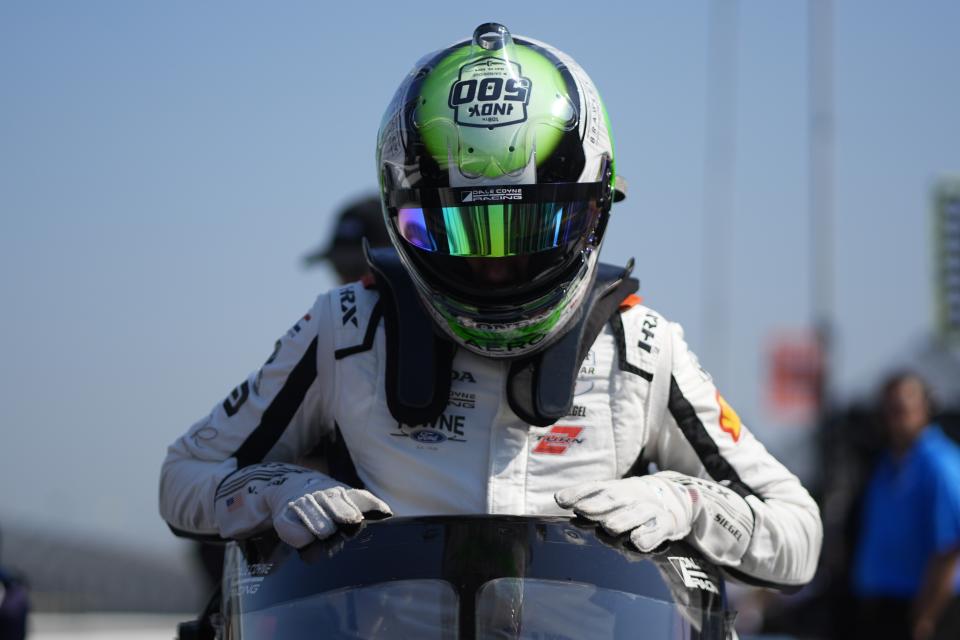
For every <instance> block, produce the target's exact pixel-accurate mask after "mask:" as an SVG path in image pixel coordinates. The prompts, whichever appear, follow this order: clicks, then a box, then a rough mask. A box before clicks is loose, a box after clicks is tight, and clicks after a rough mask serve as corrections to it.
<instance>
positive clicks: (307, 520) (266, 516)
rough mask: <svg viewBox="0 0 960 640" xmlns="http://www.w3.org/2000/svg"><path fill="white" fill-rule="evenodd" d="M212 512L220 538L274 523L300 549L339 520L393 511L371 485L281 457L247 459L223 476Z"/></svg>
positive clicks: (359, 519)
mask: <svg viewBox="0 0 960 640" xmlns="http://www.w3.org/2000/svg"><path fill="white" fill-rule="evenodd" d="M214 513H215V518H216V522H217V527H218V528H219V530H220V535H221V536H223V537H224V538H243V537H245V536H248V535H251V534H253V533H256V532H258V531H262V530H263V529H264V528H265V527H267V526H269V525H271V524H272V525H273V528H274V529H276V531H277V535H279V536H280V539H281V540H283V541H284V542H286V543H287V544H289V545H290V546H292V547H296V548H298V549H299V548H301V547H305V546H307V545H308V544H310V543H311V542H313V541H314V540H317V539H323V538H328V537H330V536H331V535H333V534H334V532H336V530H337V529H338V528H339V527H340V525H356V524H360V522H362V521H363V518H364V513H379V514H382V515H385V516H390V515H393V511H391V509H390V507H389V506H388V505H387V503H385V502H384V501H383V500H381V499H380V498H378V497H376V496H375V495H373V494H372V493H370V492H369V491H366V490H363V489H354V488H351V487H348V486H347V485H344V484H342V483H340V482H337V481H336V480H334V479H332V478H330V477H329V476H326V475H324V474H322V473H319V472H317V471H313V470H311V469H307V468H304V467H299V466H296V465H290V464H283V463H263V464H259V465H251V466H248V467H245V468H243V469H241V470H238V471H236V472H234V473H233V474H231V475H229V476H227V477H226V478H225V479H224V480H223V481H222V482H221V483H220V487H219V488H218V490H217V496H216V499H215V501H214Z"/></svg>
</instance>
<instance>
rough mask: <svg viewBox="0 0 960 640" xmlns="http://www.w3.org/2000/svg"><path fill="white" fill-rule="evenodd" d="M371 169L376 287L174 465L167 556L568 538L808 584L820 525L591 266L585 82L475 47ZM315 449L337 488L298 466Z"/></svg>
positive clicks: (294, 348) (677, 330) (209, 424)
mask: <svg viewBox="0 0 960 640" xmlns="http://www.w3.org/2000/svg"><path fill="white" fill-rule="evenodd" d="M521 69H522V71H521ZM377 165H378V172H379V176H378V177H379V179H380V186H381V200H382V204H383V207H382V211H383V214H384V216H385V223H386V225H387V230H388V232H389V234H390V241H391V245H392V247H391V248H388V249H384V250H380V251H374V252H372V253H371V255H370V261H369V263H370V265H371V268H373V270H374V271H375V273H376V279H375V281H368V282H362V283H361V282H352V283H349V284H347V285H344V286H341V287H339V288H336V289H334V290H332V291H330V292H327V293H325V294H322V295H320V296H319V297H318V298H317V300H316V302H315V303H314V305H313V307H312V308H311V309H310V311H309V312H308V313H307V314H306V315H304V316H303V317H302V318H300V319H299V320H297V322H296V323H295V324H294V325H293V327H291V328H290V329H289V331H287V332H286V333H285V334H283V335H281V337H280V339H279V340H277V341H276V343H275V345H274V348H273V351H272V353H271V354H270V356H269V357H268V358H267V360H266V362H265V363H264V364H263V366H262V367H261V368H260V369H259V370H257V371H254V372H253V373H251V374H250V375H249V376H248V377H247V378H246V379H245V380H243V381H242V382H241V383H240V385H238V386H237V387H236V388H235V389H234V390H233V391H232V392H231V393H230V394H229V396H228V397H227V398H225V399H224V400H223V401H222V402H219V403H217V404H215V405H214V406H213V409H212V410H211V411H210V413H209V414H208V415H206V416H204V417H202V418H201V419H200V420H198V421H197V422H196V423H195V424H194V425H193V426H192V427H190V428H189V429H188V431H187V432H186V433H185V434H184V435H183V436H182V437H181V438H179V439H178V440H177V441H175V442H174V443H173V444H172V445H171V446H170V447H169V448H168V451H167V457H166V459H165V461H164V464H163V468H162V471H161V478H160V511H161V514H162V516H163V517H164V518H165V519H166V520H167V522H168V523H169V524H170V526H171V528H172V529H173V530H174V531H175V532H179V533H184V534H189V535H210V534H213V535H219V536H222V537H224V538H242V537H247V536H250V535H253V534H255V533H258V532H262V531H265V530H268V529H270V528H271V527H272V528H273V529H275V531H276V533H277V534H278V535H279V537H280V538H281V539H282V540H284V541H285V542H286V543H288V544H290V545H291V546H294V547H298V548H299V547H304V546H306V545H308V544H310V543H311V542H313V541H314V540H316V539H322V538H327V537H329V536H331V535H333V534H334V532H336V531H337V529H338V528H339V527H341V526H343V525H356V524H359V523H361V522H363V520H364V519H365V518H366V517H369V516H370V515H372V514H379V515H386V516H389V515H392V514H394V513H396V514H398V515H401V516H415V515H427V514H432V515H443V514H478V513H481V514H482V513H490V514H522V515H565V516H568V517H569V516H572V515H573V514H577V515H580V516H583V517H586V518H589V519H591V520H593V521H595V522H597V523H598V524H600V525H601V526H602V527H603V528H604V529H606V530H607V531H608V532H610V533H611V534H613V535H624V536H627V537H629V539H630V540H631V541H632V543H633V544H634V545H635V546H636V547H637V548H638V549H640V550H641V551H652V550H653V549H655V548H656V547H658V546H659V545H660V544H662V543H663V542H665V541H668V540H680V539H683V540H686V541H688V542H689V543H690V544H691V545H693V546H694V547H695V548H697V549H698V550H699V551H700V552H701V553H703V554H704V555H705V557H706V558H707V559H708V560H710V561H711V562H714V563H715V564H717V565H720V566H723V567H724V568H725V569H726V570H727V571H728V572H730V573H731V575H734V576H735V577H737V578H740V579H742V580H744V581H749V582H751V583H753V584H762V585H765V586H771V587H784V588H786V587H790V586H797V585H801V584H804V583H806V582H808V581H809V580H810V578H811V577H812V575H813V573H814V571H815V568H816V565H817V560H818V557H819V551H820V545H821V542H822V527H821V522H820V515H819V511H818V508H817V506H816V504H815V503H814V501H813V500H812V499H811V497H810V495H809V494H808V493H807V491H806V490H805V489H804V488H803V486H802V485H801V484H800V481H799V480H798V479H797V477H796V476H794V475H793V474H792V473H790V472H789V471H788V470H787V469H786V468H785V467H784V466H783V465H782V464H781V463H780V462H779V461H777V460H776V459H775V458H774V457H773V456H772V455H771V454H770V453H769V452H768V451H767V450H766V449H765V448H764V446H763V445H762V444H761V443H760V442H759V441H758V440H757V439H756V438H755V437H754V436H753V434H752V433H751V432H750V431H749V430H748V429H747V427H746V426H745V425H743V424H742V423H741V421H740V418H739V417H738V416H737V414H736V412H735V411H734V410H733V408H732V407H731V406H730V405H729V404H728V403H727V402H726V401H725V400H724V399H723V397H722V396H721V395H720V393H719V392H718V390H717V388H716V386H715V385H714V383H713V380H712V378H711V377H710V375H709V374H707V373H706V372H705V371H704V370H703V369H702V368H701V367H700V365H699V362H698V360H697V358H696V356H695V355H694V354H693V353H692V352H691V351H690V349H689V348H688V346H687V344H686V342H685V341H684V338H683V330H682V328H681V327H680V325H678V324H676V323H673V322H669V321H667V320H666V319H665V318H664V317H663V316H661V315H660V314H658V313H657V312H656V311H654V310H652V309H650V308H648V307H646V306H644V305H643V304H641V300H640V299H639V297H638V296H636V295H634V292H635V291H636V290H637V287H638V286H639V283H638V282H637V281H636V280H635V279H633V278H631V277H629V276H630V270H631V268H632V264H631V265H628V266H627V267H615V266H612V265H602V264H601V263H600V261H599V252H600V247H601V243H602V240H603V235H604V232H605V230H606V227H607V222H608V220H609V216H610V210H611V206H612V204H613V203H614V202H616V201H619V200H621V199H622V198H623V191H622V189H621V188H620V187H619V185H620V183H618V181H617V176H616V172H615V167H616V164H615V159H614V149H613V141H612V135H611V132H610V128H609V120H608V118H607V116H606V112H605V109H604V108H603V103H602V101H601V100H600V96H599V94H598V92H597V90H596V88H595V87H594V85H593V82H592V81H591V80H590V78H589V76H588V75H587V74H586V72H585V71H584V70H583V69H582V68H580V66H579V65H577V63H576V62H575V61H573V60H572V59H571V58H570V57H569V56H567V55H566V54H564V53H563V52H561V51H558V50H556V49H554V48H553V47H550V46H549V45H546V44H543V43H540V42H536V41H533V40H528V39H525V38H520V37H517V38H516V39H514V38H513V37H512V36H511V35H510V33H509V31H508V30H507V29H506V28H505V27H504V26H503V25H499V24H493V23H489V24H484V25H481V26H480V27H478V28H477V29H476V30H475V31H474V33H473V37H472V38H468V39H465V40H462V41H461V42H459V43H457V44H455V45H452V46H451V47H448V48H446V49H443V50H440V51H436V52H434V53H432V54H430V56H429V57H427V58H424V59H423V61H422V62H421V63H419V64H418V66H417V68H416V69H415V70H414V72H412V73H410V74H408V75H407V76H406V78H405V79H404V81H403V83H402V84H401V85H400V87H399V88H398V90H397V92H396V94H395V97H394V99H393V100H392V101H391V103H390V105H389V106H388V108H387V112H386V114H385V116H384V119H383V121H382V126H381V130H380V135H379V137H378V144H377ZM561 419H565V420H564V422H561V423H560V424H561V425H565V426H556V425H555V423H557V421H558V420H561ZM568 421H569V422H568ZM571 424H573V425H576V426H570V425H571ZM203 430H206V431H212V432H213V433H215V434H216V436H215V437H213V438H205V439H199V438H195V437H194V435H195V434H196V433H198V432H200V431H203ZM322 442H332V443H333V444H331V448H330V450H329V455H328V461H329V462H330V472H329V473H321V472H317V471H315V470H312V469H308V468H305V467H303V466H302V465H298V464H296V462H297V460H298V459H300V458H301V457H302V456H303V454H304V453H305V452H307V451H309V450H310V449H311V448H312V447H315V446H317V445H318V444H320V443H322ZM335 460H339V461H340V462H341V463H342V465H343V473H338V472H336V471H335V470H334V465H333V462H334V461H335ZM652 465H656V467H657V469H658V470H657V472H656V473H650V474H648V473H647V469H648V468H650V467H651V466H652Z"/></svg>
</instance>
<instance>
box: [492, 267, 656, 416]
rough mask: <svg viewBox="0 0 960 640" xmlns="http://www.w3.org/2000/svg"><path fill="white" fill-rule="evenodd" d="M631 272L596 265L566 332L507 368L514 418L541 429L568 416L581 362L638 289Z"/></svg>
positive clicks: (638, 284)
mask: <svg viewBox="0 0 960 640" xmlns="http://www.w3.org/2000/svg"><path fill="white" fill-rule="evenodd" d="M631 271H633V259H631V260H630V262H629V263H627V266H625V267H615V266H613V265H609V264H602V263H601V264H599V265H598V267H597V274H596V279H595V281H594V283H593V286H592V287H591V290H590V293H589V294H588V296H587V299H586V300H585V301H584V304H583V306H582V307H581V308H580V314H579V316H578V318H576V319H575V320H574V321H573V323H572V326H571V327H570V329H568V330H567V331H566V332H565V333H564V334H563V335H562V336H561V337H560V338H559V339H557V341H556V342H554V343H553V344H551V345H550V346H548V347H547V348H546V349H544V350H543V351H538V352H537V353H535V354H533V355H532V356H530V357H529V358H522V359H519V360H517V361H515V362H514V363H513V364H512V365H511V367H510V374H509V377H508V379H507V398H508V400H509V402H510V408H511V409H513V412H514V413H516V414H517V416H518V417H519V418H521V419H522V420H524V421H526V422H527V423H529V424H532V425H534V426H538V427H545V426H548V425H551V424H553V423H554V422H556V421H557V420H559V419H560V418H563V417H564V416H566V415H567V414H568V413H570V409H571V408H572V407H573V391H574V387H575V385H576V383H577V375H578V374H579V372H580V365H581V364H582V363H583V359H584V358H586V357H587V353H588V352H589V351H590V347H591V346H592V345H593V343H594V341H595V340H596V339H597V336H598V335H600V331H601V330H602V329H603V325H605V324H606V323H607V321H608V320H609V319H610V318H611V316H613V315H614V314H616V313H618V311H619V308H620V303H621V302H622V301H623V299H624V298H626V297H627V296H628V295H630V294H632V293H634V292H635V291H636V290H637V289H639V288H640V283H639V281H637V279H636V278H631V277H630V272H631Z"/></svg>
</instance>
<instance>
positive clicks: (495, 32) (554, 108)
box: [377, 23, 614, 358]
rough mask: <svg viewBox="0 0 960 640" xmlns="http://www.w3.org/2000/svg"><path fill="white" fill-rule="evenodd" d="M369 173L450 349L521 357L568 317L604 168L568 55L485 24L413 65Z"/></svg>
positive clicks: (606, 208) (601, 220)
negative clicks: (377, 180)
mask: <svg viewBox="0 0 960 640" xmlns="http://www.w3.org/2000/svg"><path fill="white" fill-rule="evenodd" d="M377 169H378V171H379V178H380V188H381V195H382V199H383V204H384V207H383V209H384V215H385V216H386V222H387V229H388V231H389V233H390V236H391V238H392V241H393V244H394V245H395V246H396V248H397V250H398V252H399V254H400V257H401V259H402V261H403V264H404V266H405V267H406V269H407V271H408V272H409V274H410V276H411V277H412V279H413V281H414V283H415V285H416V287H417V289H418V291H419V293H420V296H421V298H422V299H423V301H424V303H425V306H426V307H427V309H428V310H429V311H430V313H431V315H432V316H433V318H434V320H435V321H436V322H437V324H438V325H439V326H440V327H441V328H442V329H443V330H444V331H445V332H446V333H447V334H449V335H450V337H452V338H453V339H454V340H455V341H456V342H457V343H459V344H461V345H463V346H464V347H466V348H467V349H470V350H471V351H474V352H476V353H479V354H481V355H484V356H488V357H502V358H512V357H517V356H520V355H527V354H529V353H531V352H533V351H535V350H536V349H538V348H542V347H543V346H546V345H547V344H549V343H550V341H551V340H552V339H554V338H556V337H557V336H559V335H560V334H561V333H562V332H563V330H564V328H565V327H567V326H568V325H569V323H570V322H571V321H572V320H573V319H574V318H575V317H576V316H577V311H578V310H579V308H580V306H581V303H582V302H583V300H584V298H585V297H586V294H587V292H588V290H589V288H590V286H591V284H592V282H593V279H594V276H595V274H596V266H597V254H598V251H599V248H600V242H601V240H602V238H603V231H604V228H605V227H606V222H607V217H608V215H609V212H610V206H611V203H612V202H613V200H614V160H613V141H612V139H611V135H610V125H609V122H608V119H607V114H606V110H605V108H604V106H603V103H602V101H601V100H600V96H599V94H598V93H597V90H596V89H595V88H594V86H593V82H591V80H590V78H589V77H588V76H587V74H586V72H584V71H583V69H581V68H580V66H579V65H578V64H577V63H576V62H574V61H573V59H571V58H570V57H569V56H567V55H566V54H564V53H563V52H561V51H558V50H556V49H554V48H553V47H550V46H549V45H546V44H544V43H542V42H537V41H536V40H531V39H529V38H524V37H520V36H517V37H512V36H511V35H510V32H509V31H507V29H506V27H504V26H502V25H499V24H495V23H489V24H483V25H480V26H479V27H477V29H476V31H475V32H474V34H473V37H472V38H471V39H469V40H464V41H462V42H458V43H456V44H454V45H452V46H450V47H447V48H446V49H443V50H441V51H437V52H434V53H432V54H430V55H428V56H426V57H424V58H423V59H422V60H421V61H420V62H419V63H418V64H417V65H416V67H415V68H414V69H413V71H412V72H411V73H410V75H409V76H407V78H406V79H405V80H404V81H403V83H402V84H401V85H400V88H399V89H398V90H397V92H396V94H395V95H394V97H393V100H392V101H391V102H390V105H389V106H388V107H387V111H386V113H385V114H384V118H383V122H382V124H381V126H380V134H379V138H378V140H377Z"/></svg>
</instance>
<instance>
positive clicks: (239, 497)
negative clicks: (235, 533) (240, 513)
mask: <svg viewBox="0 0 960 640" xmlns="http://www.w3.org/2000/svg"><path fill="white" fill-rule="evenodd" d="M242 506H243V494H242V493H236V494H234V495H232V496H230V497H229V498H227V513H230V512H233V511H236V510H237V509H239V508H240V507H242Z"/></svg>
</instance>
